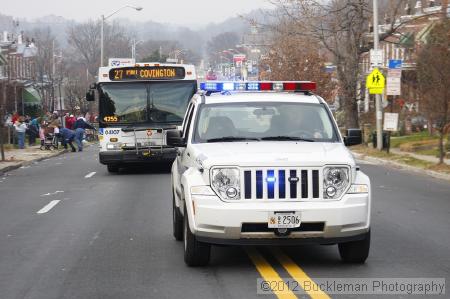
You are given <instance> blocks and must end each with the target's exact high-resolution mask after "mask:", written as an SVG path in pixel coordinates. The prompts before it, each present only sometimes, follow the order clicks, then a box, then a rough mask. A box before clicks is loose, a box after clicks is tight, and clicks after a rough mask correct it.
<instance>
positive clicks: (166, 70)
mask: <svg viewBox="0 0 450 299" xmlns="http://www.w3.org/2000/svg"><path fill="white" fill-rule="evenodd" d="M185 76H186V74H185V69H184V68H183V67H171V66H137V67H122V68H114V69H112V70H110V71H109V79H110V80H111V81H139V80H141V81H142V80H177V79H178V80H181V79H184V78H185Z"/></svg>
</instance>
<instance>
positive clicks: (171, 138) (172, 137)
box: [166, 130, 186, 147]
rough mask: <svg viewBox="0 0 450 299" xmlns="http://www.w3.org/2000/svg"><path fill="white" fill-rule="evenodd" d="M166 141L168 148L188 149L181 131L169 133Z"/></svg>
mask: <svg viewBox="0 0 450 299" xmlns="http://www.w3.org/2000/svg"><path fill="white" fill-rule="evenodd" d="M166 140H167V145H168V146H173V147H186V142H185V141H184V139H183V137H182V136H181V131H179V130H173V131H167V133H166Z"/></svg>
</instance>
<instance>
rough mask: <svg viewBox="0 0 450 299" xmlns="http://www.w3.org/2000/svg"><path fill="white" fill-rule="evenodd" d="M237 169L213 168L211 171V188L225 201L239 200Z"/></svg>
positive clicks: (239, 188)
mask: <svg viewBox="0 0 450 299" xmlns="http://www.w3.org/2000/svg"><path fill="white" fill-rule="evenodd" d="M240 186H241V185H240V178H239V169H237V168H214V169H213V170H212V171H211V187H212V188H213V189H214V191H215V192H216V193H217V194H218V195H219V196H220V197H221V198H222V199H226V200H236V199H241V187H240Z"/></svg>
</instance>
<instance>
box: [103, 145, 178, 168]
mask: <svg viewBox="0 0 450 299" xmlns="http://www.w3.org/2000/svg"><path fill="white" fill-rule="evenodd" d="M176 156H177V149H176V148H163V149H161V148H158V149H150V150H148V149H145V150H139V152H136V151H134V150H128V151H107V152H100V153H99V160H100V163H101V164H104V165H124V164H143V163H144V164H145V163H158V162H172V161H173V160H175V158H176Z"/></svg>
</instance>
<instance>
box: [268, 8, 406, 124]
mask: <svg viewBox="0 0 450 299" xmlns="http://www.w3.org/2000/svg"><path fill="white" fill-rule="evenodd" d="M272 2H273V3H274V4H276V5H277V6H278V10H277V12H278V14H279V16H278V17H279V19H280V20H285V21H286V22H293V23H294V24H295V30H293V31H291V32H290V34H292V35H300V36H305V37H308V38H310V39H311V40H312V41H315V42H316V43H317V44H316V46H317V47H324V48H325V49H326V50H327V51H329V52H330V53H331V54H332V56H333V62H334V64H335V65H336V69H337V79H338V82H339V98H340V101H341V106H342V107H343V110H344V113H345V126H346V127H347V128H351V127H358V112H357V100H358V99H359V98H360V97H361V95H360V92H359V90H358V84H357V83H358V81H360V79H361V74H360V62H361V54H363V53H365V52H367V51H368V50H369V49H370V47H371V45H370V42H368V41H367V35H368V33H369V31H370V26H369V21H370V20H371V16H372V12H371V6H370V3H371V1H369V0H330V1H321V0H274V1H272ZM388 3H389V2H388ZM393 3H394V4H392V3H389V5H392V6H393V7H392V8H391V9H389V10H387V9H386V12H388V14H389V15H390V17H389V19H390V20H391V26H389V30H387V32H386V34H384V35H382V36H381V39H385V38H387V37H388V36H389V35H391V34H392V33H394V32H395V31H396V30H397V29H398V26H399V24H397V23H396V19H397V16H398V13H399V10H400V7H401V4H402V3H403V0H399V1H393Z"/></svg>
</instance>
